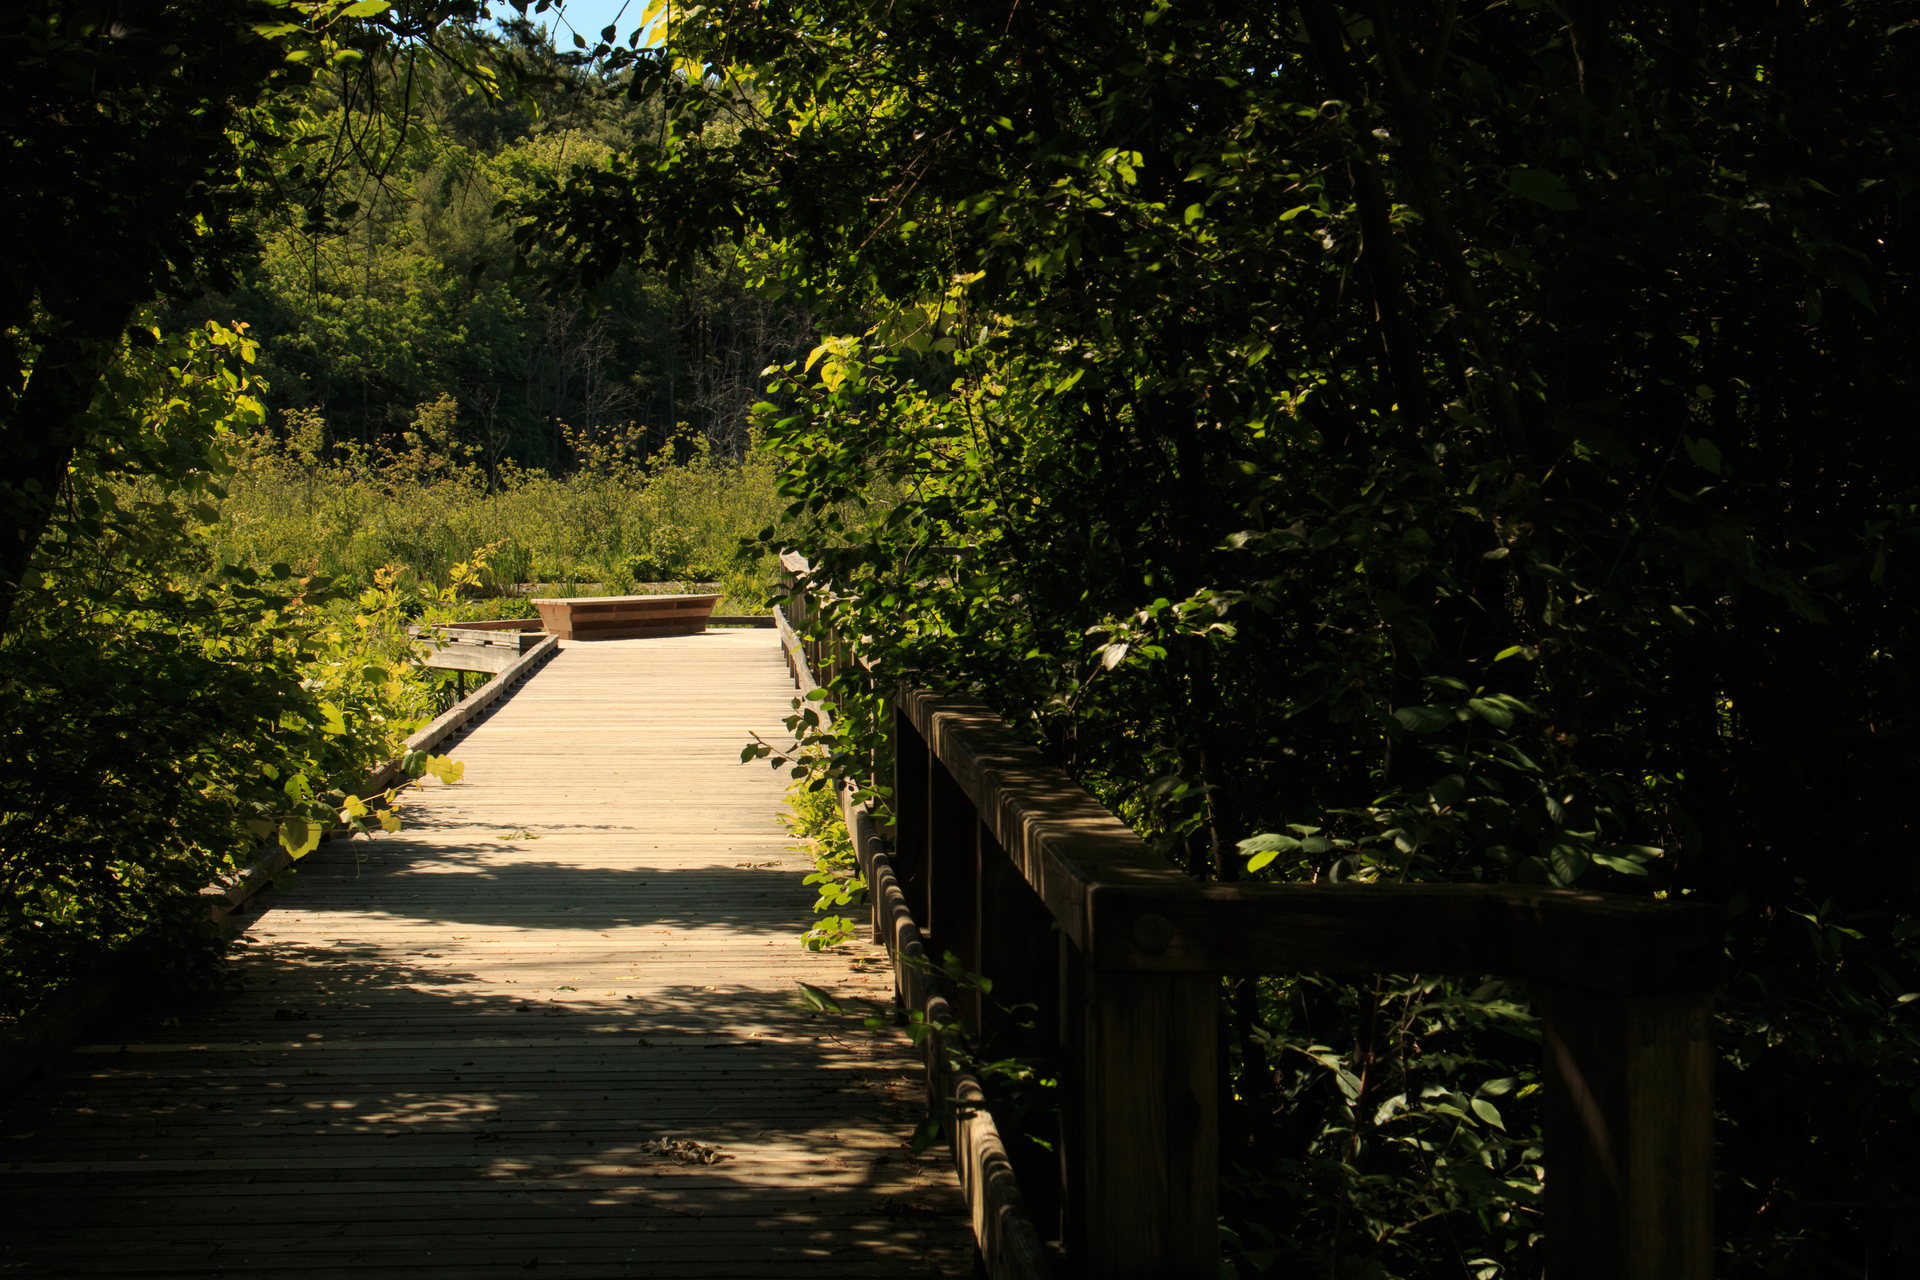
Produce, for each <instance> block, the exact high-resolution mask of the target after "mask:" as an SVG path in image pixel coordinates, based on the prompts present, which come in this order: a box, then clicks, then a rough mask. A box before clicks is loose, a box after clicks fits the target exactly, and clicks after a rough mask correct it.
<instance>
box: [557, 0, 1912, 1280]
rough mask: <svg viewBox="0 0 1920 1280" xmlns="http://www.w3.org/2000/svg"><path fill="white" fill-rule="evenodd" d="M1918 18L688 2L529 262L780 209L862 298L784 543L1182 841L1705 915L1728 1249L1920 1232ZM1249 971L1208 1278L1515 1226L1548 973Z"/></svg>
mask: <svg viewBox="0 0 1920 1280" xmlns="http://www.w3.org/2000/svg"><path fill="white" fill-rule="evenodd" d="M1915 39H1916V32H1915V30H1914V28H1913V26H1912V25H1911V24H1910V23H1908V22H1907V21H1906V20H1905V19H1904V17H1903V8H1902V6H1901V5H1899V4H1897V3H1893V2H1892V0H1855V2H1852V3H1835V4H1828V5H1822V6H1814V7H1799V6H1778V7H1774V6H1767V7H1762V6H1745V5H1734V4H1726V3H1712V4H1703V5H1691V6H1666V5H1650V4H1649V5H1627V6H1608V5H1599V4H1591V3H1574V4H1569V5H1566V6H1560V5H1550V4H1545V3H1539V2H1537V0H1522V2H1520V3H1512V4H1505V5H1497V6H1490V7H1478V6H1458V5H1453V4H1440V3H1425V2H1422V0H1400V2H1396V0H1374V2H1371V3H1368V4H1365V5H1362V6H1359V7H1356V8H1352V9H1345V10H1343V9H1339V8H1336V7H1335V6H1334V5H1332V4H1331V3H1328V2H1327V0H1308V2H1307V3H1304V4H1302V5H1300V6H1299V7H1298V8H1286V7H1279V8H1275V7H1259V6H1242V5H1237V4H1233V3H1218V4H1210V3H1200V4H1194V5H1185V6H1178V7H1174V6H1169V5H1166V4H1163V3H1162V4H1155V3H1147V4H1129V5H1121V6H1113V5H1096V4H1085V3H1070V2H1062V3H1053V4H1044V5H1033V4H1012V5H1006V6H997V7H978V6H976V7H965V6H947V5H942V4H937V3H932V2H930V0H923V2H913V0H905V2H903V3H897V4H891V5H886V6H871V7H870V6H866V5H860V4H852V3H838V2H836V0H827V2H826V3H823V4H817V5H809V6H806V7H797V6H788V5H780V4H771V5H769V4H758V3H753V4H749V3H722V4H718V5H712V6H707V7H705V8H701V9H695V10H691V11H689V12H688V13H687V14H686V15H685V16H683V17H681V18H680V19H678V20H677V21H675V22H674V23H673V24H672V25H671V27H670V34H669V40H668V44H667V47H666V48H665V49H664V50H662V51H659V52H656V53H642V54H638V55H634V56H633V57H632V58H631V59H630V61H631V62H632V64H633V68H634V73H633V79H632V92H633V94H634V95H635V97H636V98H637V99H647V98H649V97H650V96H652V95H658V98H659V101H660V102H661V104H662V109H663V112H664V117H663V123H662V125H661V128H660V132H659V133H658V134H657V135H654V136H652V137H649V138H645V139H640V140H636V141H635V142H633V143H632V144H630V145H628V146H626V147H624V148H622V149H619V150H617V151H615V152H614V153H613V154H612V155H611V156H610V158H609V160H608V162H607V163H606V164H604V165H595V166H592V167H585V168H580V169H576V170H575V171H574V172H573V173H572V175H571V176H570V177H569V179H568V181H567V183H566V185H565V187H564V188H563V189H562V190H560V191H558V192H553V193H546V194H542V195H540V196H538V197H537V198H535V199H533V200H531V201H529V202H527V203H525V204H524V205H523V206H522V210H523V212H524V214H525V215H526V216H527V221H526V223H525V225H524V226H523V227H522V230H521V241H522V245H523V247H524V249H525V251H526V252H527V254H528V259H527V260H528V261H529V262H530V263H533V262H537V261H539V260H540V255H542V254H556V255H559V257H560V258H561V259H562V260H563V261H564V263H565V268H564V269H563V270H561V271H560V272H559V274H558V276H557V283H559V284H560V285H561V286H563V287H570V286H572V285H575V284H581V283H584V284H588V285H592V284H596V283H599V282H601V281H604V280H608V279H611V278H612V277H613V276H614V275H615V273H616V272H617V271H619V270H622V269H625V268H626V267H627V266H628V265H630V264H636V263H637V264H640V265H641V266H643V267H646V268H649V269H651V268H656V267H660V268H667V269H682V270H684V269H688V267H689V264H692V263H695V262H697V261H699V260H700V259H701V257H702V255H704V254H708V253H712V252H716V251H719V252H732V251H733V250H732V249H731V248H729V247H728V246H731V245H736V244H738V245H748V246H759V250H758V256H757V257H756V261H759V262H761V263H763V264H765V265H764V267H763V270H764V275H765V282H766V286H767V287H768V289H769V290H773V291H780V292H783V293H784V295H785V296H787V297H789V298H794V299H798V300H799V301H800V302H801V303H803V304H804V305H807V306H809V307H810V308H813V309H814V310H815V311H816V312H818V313H822V314H833V313H839V314H846V313H850V312H861V313H864V314H869V315H876V316H879V317H881V318H880V320H879V322H878V323H877V324H875V325H873V327H871V328H870V329H866V330H865V331H863V332H851V333H846V334H844V336H842V337H838V338H834V339H830V340H828V341H826V342H825V343H824V344H822V345H821V346H820V347H819V349H817V350H816V351H814V352H813V354H812V356H811V357H810V358H809V359H808V360H807V361H805V362H804V363H795V364H793V365H789V366H787V367H786V368H785V370H784V372H782V373H781V374H780V376H779V379H778V382H777V391H778V395H777V397H776V401H777V402H778V403H779V404H780V405H781V406H782V407H780V408H777V409H776V408H774V407H773V406H774V403H775V402H773V401H770V402H769V406H768V412H767V418H766V422H767V428H768V431H769V440H770V443H771V446H772V447H773V448H774V449H775V450H776V451H777V452H778V453H779V455H780V457H781V458H782V459H783V461H784V463H785V465H786V468H787V472H786V480H785V483H786V486H787V491H788V493H789V495H790V496H791V498H792V499H793V505H792V508H791V513H792V515H793V517H794V522H795V523H794V524H793V525H792V526H790V527H789V528H787V529H784V530H778V531H776V530H769V531H768V533H767V534H766V535H765V538H766V545H768V546H773V545H777V544H779V543H782V542H785V543H794V542H800V543H802V544H804V545H805V547H806V549H807V550H808V551H809V552H811V553H815V554H816V555H817V556H818V560H819V564H820V566H821V567H820V570H819V575H818V576H819V577H820V579H821V580H822V584H823V585H824V586H825V587H826V588H829V589H831V591H833V592H835V593H837V604H836V605H835V606H834V610H835V611H836V613H837V616H836V618H835V621H836V622H837V624H838V629H839V631H840V634H842V635H845V636H860V637H864V640H863V642H862V643H863V644H864V646H865V647H866V650H867V656H868V657H869V658H871V659H872V660H873V661H874V662H875V663H876V664H877V669H878V670H879V671H880V672H881V673H882V674H883V675H894V674H902V673H906V672H915V673H917V678H920V679H923V680H929V681H933V682H936V683H941V684H947V685H951V686H956V687H961V688H966V689H970V690H973V691H975V692H977V693H978V694H979V695H981V696H983V697H985V698H986V699H987V700H989V701H990V702H992V703H993V704H994V705H996V706H997V707H998V708H999V709H1000V710H1001V711H1002V712H1003V713H1005V715H1006V716H1007V718H1008V720H1009V721H1010V722H1012V723H1015V724H1021V725H1027V726H1030V727H1031V729H1032V731H1033V732H1034V733H1035V734H1036V736H1037V737H1038V738H1039V739H1040V740H1041V741H1042V742H1043V744H1044V745H1045V746H1046V747H1047V748H1048V749H1049V750H1050V751H1051V752H1052V753H1053V755H1054V757H1055V758H1056V759H1057V760H1058V761H1060V762H1061V763H1062V764H1063V765H1064V766H1066V767H1067V768H1068V769H1069V770H1071V771H1072V772H1073V773H1075V774H1076V775H1077V776H1078V777H1080V778H1081V779H1082V780H1083V781H1085V782H1086V783H1087V784H1088V785H1089V786H1090V787H1092V788H1093V789H1094V790H1095V791H1096V792H1097V793H1098V794H1100V795H1101V796H1102V797H1103V798H1105V799H1106V800H1108V802H1109V803H1110V804H1112V805H1113V806H1114V807H1115V808H1116V809H1117V810H1118V811H1119V812H1121V813H1122V814H1123V815H1125V816H1126V817H1127V818H1128V819H1129V820H1130V821H1131V822H1133V823H1134V825H1135V826H1136V827H1137V828H1138V829H1139V830H1140V831H1142V832H1143V833H1144V834H1146V835H1148V836H1149V837H1151V838H1152V839H1154V840H1156V841H1157V842H1158V843H1159V845H1160V847H1161V848H1163V849H1165V850H1166V851H1167V852H1168V853H1169V855H1170V856H1172V857H1174V858H1175V859H1176V860H1178V861H1179V862H1181V863H1182V864H1183V865H1184V866H1186V867H1187V869H1188V870H1189V871H1191V872H1192V873H1193V874H1195V875H1197V876H1202V877H1219V878H1234V877H1238V876H1244V875H1256V876H1268V877H1286V878H1295V879H1313V878H1331V879H1354V880H1362V881H1384V880H1392V879H1401V878H1416V879H1455V880H1504V879H1517V880H1527V881H1535V882H1544V883H1550V884H1557V885H1568V884H1579V885H1582V886H1588V887H1595V888H1605V889H1610V890H1614V891H1618V892H1628V893H1652V894H1659V895H1666V896H1682V895H1684V896H1688V897H1692V898H1695V899H1697V900H1706V901H1710V902H1714V903H1718V904H1722V905H1723V906H1724V907H1725V909H1726V910H1727V913H1728V917H1729V932H1728V952H1729V958H1730V966H1729V968H1730V972H1729V976H1728V981H1727V985H1726V987H1725V988H1724V990H1723V992H1722V999H1721V1001H1720V1005H1719V1008H1720V1043H1721V1046H1722V1058H1721V1070H1720V1072H1719V1083H1718V1089H1719V1096H1720V1108H1721V1123H1720V1126H1719V1130H1718V1132H1719V1136H1720V1142H1721V1151H1720V1161H1719V1167H1720V1178H1721V1199H1720V1205H1719V1224H1720V1230H1721V1233H1722V1237H1723V1251H1724V1257H1723V1263H1724V1266H1725V1269H1726V1270H1727V1272H1728V1273H1729V1274H1754V1273H1759V1272H1765V1273H1767V1274H1793V1275H1828V1274H1833V1275H1839V1274H1865V1273H1872V1272H1875V1271H1882V1270H1886V1269H1888V1268H1897V1267H1899V1266H1901V1265H1902V1262H1901V1261H1900V1260H1902V1259H1904V1261H1905V1265H1908V1266H1911V1265H1912V1263H1913V1261H1914V1258H1915V1251H1916V1249H1917V1248H1920V1242H1917V1241H1916V1240H1915V1239H1914V1237H1913V1235H1912V1234H1911V1231H1910V1230H1909V1229H1907V1228H1904V1227H1902V1226H1901V1225H1900V1224H1901V1222H1902V1219H1903V1215H1902V1209H1901V1206H1910V1204H1911V1199H1912V1196H1913V1194H1914V1187H1913V1182H1912V1179H1913V1176H1914V1175H1913V1164H1912V1161H1911V1158H1910V1156H1909V1155H1908V1152H1909V1151H1910V1149H1911V1147H1912V1145H1913V1143H1914V1142H1915V1140H1916V1139H1917V1138H1920V1067H1917V1066H1916V1050H1917V1049H1920V1031H1917V1030H1916V1028H1915V1026H1914V1023H1913V1017H1914V1010H1913V1008H1912V1002H1913V1001H1914V996H1913V995H1912V994H1911V993H1912V992H1914V991H1915V990H1916V989H1920V954H1917V953H1916V949H1915V948H1916V945H1917V944H1920V924H1917V923H1916V922H1915V919H1914V907H1915V897H1916V894H1917V893H1920V877H1916V876H1915V874H1914V872H1913V868H1912V864H1911V856H1910V855H1909V854H1908V853H1907V851H1906V848H1907V844H1908V843H1909V842H1910V841H1911V839H1912V837H1913V831H1912V821H1911V818H1910V816H1909V814H1908V812H1907V810H1906V809H1905V807H1904V806H1903V805H1901V804H1899V803H1898V800H1897V797H1898V796H1900V795H1901V794H1903V793H1904V788H1905V787H1906V786H1908V785H1911V783H1912V777H1913V770H1914V761H1915V757H1914V754H1913V751H1912V748H1911V745H1910V741H1911V737H1912V734H1913V731H1914V726H1913V719H1914V709H1913V705H1912V698H1913V694H1912V687H1913V686H1912V671H1911V661H1912V660H1911V657H1910V655H1909V653H1908V651H1907V649H1906V645H1907V644H1908V643H1910V641H1911V634H1912V630H1913V627H1914V623H1915V616H1914V607H1915V606H1914V600H1915V597H1914V586H1915V584H1914V582H1913V579H1912V571H1911V569H1910V568H1909V567H1908V565H1909V561H1910V560H1911V559H1912V557H1913V555H1914V545H1915V544H1914V542H1913V539H1914V537H1915V535H1916V533H1920V507H1917V506H1916V501H1917V500H1920V491H1917V490H1916V487H1915V481H1916V474H1915V468H1914V465H1913V463H1912V461H1911V458H1909V460H1908V461H1906V462H1902V461H1901V460H1900V459H1901V457H1902V456H1903V455H1902V454H1901V453H1900V448H1901V446H1900V445H1899V440H1900V439H1902V438H1904V436H1905V435H1906V434H1908V428H1909V424H1910V422H1911V419H1912V415H1913V409H1912V392H1913V386H1912V382H1913V371H1914V370H1915V369H1916V368H1920V359H1916V355H1917V354H1920V353H1916V351H1915V349H1914V346H1915V344H1914V337H1913V335H1914V333H1915V324H1914V322H1915V316H1914V314H1913V305H1914V304H1913V297H1914V295H1913V284H1914V280H1913V276H1914V272H1915V267H1916V262H1915V257H1914V254H1915V247H1914V244H1913V242H1912V241H1911V240H1910V239H1909V238H1908V237H1909V236H1910V235H1911V223H1912V217H1913V205H1912V199H1913V197H1912V191H1913V188H1914V180H1915V177H1916V175H1917V174H1920V163H1917V162H1920V156H1917V155H1916V147H1915V143H1916V135H1915V129H1914V125H1915V121H1914V118H1913V112H1914V110H1915V106H1914V102H1913V99H1912V96H1911V94H1909V93H1907V92H1906V90H1905V86H1907V85H1909V84H1910V83H1911V82H1912V80H1913V77H1914V75H1915V73H1916V71H1920V67H1916V65H1915V59H1914V52H1913V51H1914V44H1913V42H1914V40H1915ZM882 482H886V483H889V484H898V485H900V486H903V487H904V489H905V491H906V497H905V498H904V499H903V500H900V501H897V502H891V501H890V502H888V503H886V504H884V505H880V504H872V505H869V506H868V507H867V514H866V515H865V516H864V517H862V518H853V519H849V518H847V516H846V515H845V511H844V509H845V507H846V505H847V504H850V503H851V504H855V505H858V504H860V503H861V502H862V501H863V498H864V497H865V495H867V494H868V493H870V492H871V490H872V487H873V486H874V485H876V484H877V483H882ZM843 683H845V681H843ZM841 692H842V695H843V701H844V705H846V706H848V707H849V708H851V707H854V706H855V705H856V704H857V702H858V698H859V692H860V691H859V690H857V689H855V688H852V687H851V686H849V687H845V688H843V689H842V691H841ZM839 745H840V746H841V748H842V749H843V751H842V761H843V763H844V764H845V765H846V767H848V768H850V769H851V768H857V767H858V765H857V762H858V761H859V760H860V759H861V758H862V750H863V749H864V747H865V746H866V745H868V744H867V742H866V741H864V740H860V739H858V738H857V737H848V738H846V739H844V740H843V741H842V742H841V743H840V744H839ZM1229 999H1230V1006H1231V1009H1232V1023H1233V1028H1232V1051H1233V1057H1234V1062H1235V1078H1234V1085H1233V1091H1232V1099H1231V1105H1230V1106H1229V1108H1228V1120H1229V1127H1230V1132H1229V1135H1228V1138H1229V1142H1228V1150H1227V1159H1228V1160H1229V1161H1230V1162H1231V1166H1232V1173H1233V1184H1232V1185H1233V1189H1234V1192H1235V1194H1234V1197H1233V1199H1232V1202H1231V1204H1230V1206H1229V1222H1228V1226H1229V1228H1230V1236H1231V1238H1232V1239H1233V1240H1234V1241H1235V1242H1236V1247H1235V1249H1234V1250H1232V1251H1231V1254H1230V1256H1231V1257H1232V1258H1233V1259H1234V1260H1235V1265H1236V1266H1238V1267H1239V1268H1240V1269H1241V1272H1242V1274H1251V1273H1255V1272H1261V1271H1266V1270H1270V1269H1275V1268H1278V1269H1279V1270H1281V1271H1287V1270H1290V1269H1291V1268H1293V1267H1296V1266H1311V1267H1312V1268H1314V1269H1316V1270H1317V1271H1319V1272H1321V1273H1326V1274H1352V1275H1361V1274H1395V1275H1413V1274H1441V1273H1446V1274H1459V1273H1461V1272H1462V1271H1465V1272H1467V1273H1470V1274H1474V1275H1477V1276H1481V1277H1489V1276H1493V1275H1497V1274H1514V1275H1520V1274H1528V1273H1529V1272H1530V1270H1532V1269H1537V1265H1538V1264H1537V1254H1536V1253H1535V1249H1536V1247H1537V1229H1538V1218H1537V1213H1538V1202H1537V1199H1536V1196H1535V1188H1536V1187H1537V1185H1538V1183H1537V1177H1536V1171H1537V1169H1538V1167H1539V1165H1540V1158H1541V1151H1540V1149H1539V1148H1538V1146H1537V1145H1534V1144H1533V1143H1532V1142H1531V1141H1530V1140H1529V1134H1530V1132H1533V1131H1534V1126H1535V1119H1534V1117H1533V1115H1532V1112H1531V1110H1530V1107H1531V1103H1530V1100H1529V1093H1530V1090H1529V1088H1528V1085H1527V1079H1528V1076H1529V1074H1530V1072H1531V1071H1532V1070H1533V1050H1532V1049H1531V1047H1530V1046H1529V1044H1528V1042H1527V1029H1528V1025H1529V1019H1528V1016H1527V1013H1526V1007H1525V992H1524V991H1523V990H1510V989H1507V988H1503V987H1501V986H1499V985H1497V984H1489V985H1485V986H1479V985H1477V984H1473V983H1467V984H1453V983H1436V982H1433V981H1430V980H1422V979H1419V978H1417V977H1382V978H1381V979H1380V980H1379V981H1378V982H1374V983H1364V984H1348V983H1333V982H1326V981H1320V980H1315V981H1311V982H1309V981H1301V980H1293V979H1286V978H1275V979H1266V980H1260V981H1257V982H1256V981H1251V980H1249V981H1246V982H1243V983H1239V984H1236V985H1235V986H1234V987H1233V989H1232V990H1231V991H1230V992H1229ZM1515 1031H1517V1032H1518V1033H1519V1035H1518V1036H1517V1037H1516V1036H1514V1035H1511V1034H1508V1033H1509V1032H1515ZM1546 1167H1548V1168H1550V1167H1551V1154H1550V1153H1548V1154H1547V1156H1546ZM1908 1216H1910V1215H1908Z"/></svg>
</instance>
